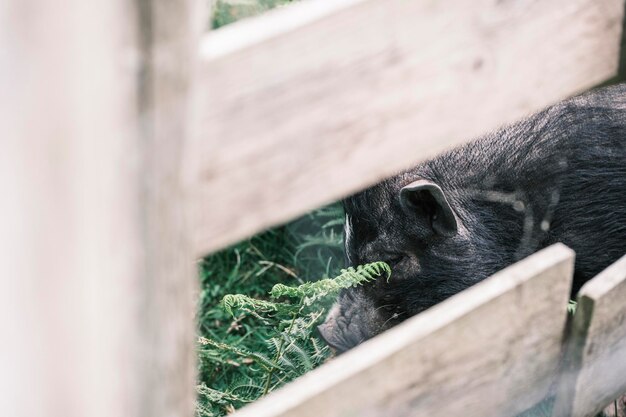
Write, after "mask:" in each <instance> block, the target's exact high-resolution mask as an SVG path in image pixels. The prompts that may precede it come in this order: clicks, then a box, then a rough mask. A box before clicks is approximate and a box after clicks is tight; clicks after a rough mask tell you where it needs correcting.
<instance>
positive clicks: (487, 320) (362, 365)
mask: <svg viewBox="0 0 626 417" xmlns="http://www.w3.org/2000/svg"><path fill="white" fill-rule="evenodd" d="M573 263H574V253H573V251H572V250H570V249H569V248H567V247H566V246H564V245H562V244H556V245H553V246H551V247H549V248H547V249H544V250H542V251H541V252H538V253H536V254H534V255H531V256H530V257H528V258H526V259H525V260H523V261H520V262H518V263H517V264H515V265H513V266H511V267H508V268H506V269H504V270H503V271H501V272H498V273H496V274H495V275H493V276H492V277H490V278H488V279H486V280H485V281H483V282H481V283H479V284H477V285H475V286H474V287H472V288H469V289H468V290H465V291H463V292H462V293H460V294H457V295H455V296H453V297H452V298H450V299H448V300H446V301H444V302H443V303H441V304H439V305H437V306H435V307H433V308H431V309H430V310H427V311H426V312H424V313H421V314H420V315H418V316H416V317H413V318H411V319H409V320H408V321H406V322H405V323H402V324H400V325H398V326H396V327H394V328H392V329H391V330H389V331H387V332H385V333H383V334H382V335H379V336H377V337H376V338H374V339H371V340H369V341H367V342H365V343H364V344H362V345H360V346H358V347H356V348H355V349H353V350H351V351H349V352H348V353H346V354H344V355H343V356H340V357H338V358H335V359H333V360H332V361H331V362H330V363H328V364H325V365H323V366H321V367H320V368H318V369H316V370H314V371H312V372H310V373H308V374H307V375H305V376H303V377H302V378H301V379H299V380H297V381H295V382H293V383H291V384H289V385H287V386H286V387H284V388H282V389H280V390H278V391H277V392H275V393H273V394H270V395H269V396H268V397H266V398H264V399H261V400H259V401H258V402H256V403H254V404H252V405H249V406H247V407H245V408H243V409H242V410H241V411H239V412H238V413H236V414H235V416H236V417H296V416H297V417H318V416H324V417H340V416H366V417H378V416H380V417H385V416H390V415H393V416H396V417H405V416H416V417H417V416H424V417H426V416H433V415H450V416H455V415H462V416H467V417H479V416H480V417H490V416H492V417H501V416H504V415H515V414H516V413H518V412H521V411H523V410H524V409H527V408H529V407H531V406H533V405H534V404H536V403H538V402H539V401H540V400H542V399H543V397H544V396H545V395H546V394H547V393H548V390H549V387H550V385H551V383H552V382H553V379H554V377H555V376H556V374H557V369H558V365H559V361H560V352H561V345H562V338H563V330H564V328H565V321H566V316H567V313H566V308H567V302H568V299H569V292H570V288H571V279H572V273H573Z"/></svg>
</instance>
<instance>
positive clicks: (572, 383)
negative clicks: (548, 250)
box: [554, 255, 626, 417]
mask: <svg viewBox="0 0 626 417" xmlns="http://www.w3.org/2000/svg"><path fill="white" fill-rule="evenodd" d="M570 333H571V334H570V336H569V340H568V346H567V365H566V366H567V367H566V369H565V372H564V374H563V376H562V379H561V383H560V386H559V393H558V396H557V401H556V403H555V410H554V416H555V417H587V416H589V417H592V416H595V415H596V414H597V413H598V412H600V411H601V410H602V409H603V408H604V407H605V406H606V405H608V404H609V403H610V402H611V401H613V400H614V399H616V398H617V397H618V396H619V395H621V394H624V393H626V255H625V256H623V257H622V258H621V259H620V260H619V261H617V262H616V263H614V264H613V265H611V266H610V267H609V268H607V269H606V270H604V271H603V272H602V273H600V274H599V275H598V276H597V277H595V278H594V279H592V280H591V281H589V282H587V283H586V284H585V285H584V286H583V287H582V288H581V290H580V293H579V294H578V307H577V309H576V313H575V315H574V320H573V321H572V324H571V329H570Z"/></svg>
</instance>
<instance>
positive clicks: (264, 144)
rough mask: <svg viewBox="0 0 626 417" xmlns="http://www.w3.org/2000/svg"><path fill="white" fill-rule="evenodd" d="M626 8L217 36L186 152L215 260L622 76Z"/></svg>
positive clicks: (391, 5)
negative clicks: (220, 252)
mask: <svg viewBox="0 0 626 417" xmlns="http://www.w3.org/2000/svg"><path fill="white" fill-rule="evenodd" d="M622 13H623V1H621V0H601V1H598V0H551V1H535V0H519V1H515V2H502V1H498V2H496V1H486V0H485V1H468V0H451V1H447V2H433V1H429V0H415V1H406V0H334V1H323V0H312V1H308V2H303V3H302V4H297V5H293V6H290V7H287V8H283V9H281V10H276V11H272V12H269V13H268V14H267V15H266V16H261V17H258V18H254V19H249V20H246V21H241V22H237V23H235V24H233V25H231V26H229V27H226V28H223V29H219V30H217V31H215V32H213V33H210V34H208V35H206V38H205V39H204V40H203V42H202V46H201V52H200V53H201V55H202V64H201V68H200V71H199V72H200V74H199V80H198V83H197V85H196V89H197V91H199V97H198V99H197V102H196V104H197V108H196V109H195V111H196V112H197V114H196V116H197V123H198V126H197V130H198V132H199V134H198V135H196V136H195V137H194V138H193V139H192V140H191V141H189V143H188V144H187V149H186V163H185V168H186V174H185V176H186V178H187V181H189V182H190V183H191V189H192V194H193V198H194V199H195V202H194V203H193V211H194V218H195V222H196V224H197V227H196V229H195V237H194V240H195V246H196V251H197V253H199V254H204V253H207V252H209V251H212V250H215V249H217V248H220V247H223V246H225V245H227V244H230V243H233V242H234V241H236V240H238V239H240V238H243V237H245V236H247V235H250V234H252V233H254V232H257V231H259V230H261V229H262V228H265V227H268V226H270V225H274V224H277V223H280V222H283V221H286V220H288V219H290V218H292V217H294V216H296V215H298V214H301V213H303V212H305V211H306V210H309V209H311V208H313V207H316V206H319V205H321V204H324V203H328V202H330V201H332V200H335V199H337V198H340V197H342V196H345V195H347V194H349V193H351V192H354V191H356V190H357V189H360V188H363V187H365V186H367V185H370V184H373V183H375V182H377V181H379V180H381V179H382V178H384V177H386V176H389V175H391V174H393V173H394V172H397V171H398V170H400V169H402V168H405V167H408V166H411V165H412V164H414V163H416V162H417V161H419V160H423V159H425V158H428V157H431V156H433V155H434V154H436V153H438V152H440V151H442V150H444V149H447V148H450V147H452V146H453V145H456V144H459V143H461V142H463V141H465V140H468V139H470V138H472V137H474V136H476V135H479V134H482V133H484V132H485V131H487V130H489V129H493V128H495V127H497V126H499V125H501V124H504V123H505V122H510V121H513V120H514V119H516V118H519V117H521V116H522V115H525V114H528V113H529V112H532V111H534V110H537V109H539V108H541V107H543V106H546V105H548V104H549V103H552V102H555V101H558V100H559V99H562V98H565V97H566V96H569V95H572V94H574V93H576V92H579V91H582V90H585V89H587V88H589V87H591V86H593V85H595V84H597V83H598V82H600V81H602V80H604V79H606V78H608V77H610V76H612V75H613V74H615V73H616V71H617V62H618V55H619V54H618V47H619V39H620V31H621V23H622Z"/></svg>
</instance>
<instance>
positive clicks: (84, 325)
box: [0, 0, 206, 417]
mask: <svg viewBox="0 0 626 417" xmlns="http://www.w3.org/2000/svg"><path fill="white" fill-rule="evenodd" d="M191 4H192V2H191V1H187V0H185V1H173V0H154V1H149V0H139V1H130V2H129V1H124V0H90V1H87V2H85V1H82V0H67V1H61V2H58V1H50V0H8V1H6V0H5V1H2V2H1V4H0V86H1V87H0V90H1V91H2V94H0V125H1V130H2V139H1V140H0V142H1V143H2V150H1V151H0V189H1V190H2V198H1V199H0V265H1V268H2V273H1V274H0V328H1V329H2V343H0V345H1V347H0V351H1V352H2V353H1V354H0V369H1V372H0V390H1V391H2V394H0V415H2V416H6V417H9V416H10V417H44V416H45V417H57V416H58V417H61V416H63V417H85V416H89V417H117V416H125V417H139V416H152V417H164V416H168V417H174V416H181V417H182V416H185V417H187V416H191V415H192V413H193V403H194V386H195V365H194V353H193V351H194V339H195V325H194V323H193V317H194V306H195V304H194V302H193V297H192V288H193V286H194V283H195V282H196V280H194V273H195V271H194V268H193V262H192V259H193V258H192V255H191V252H190V250H189V247H190V246H189V241H188V239H186V235H187V233H186V232H187V231H186V225H185V219H184V214H183V208H184V204H183V203H182V198H181V195H182V194H183V193H182V189H181V186H180V175H179V172H180V170H179V168H180V163H181V159H180V148H181V146H182V141H183V140H184V137H185V136H186V132H185V126H186V125H187V123H186V119H185V117H186V116H185V113H186V111H187V109H186V105H185V103H186V100H187V99H186V95H187V92H188V80H187V73H188V72H189V71H190V66H191V62H192V60H193V59H194V58H195V57H196V48H195V47H194V45H195V44H197V40H198V38H199V36H197V37H196V36H193V35H192V27H193V25H191V24H189V20H190V19H191V16H192V15H194V16H196V15H197V14H195V13H192V10H191ZM205 17H206V16H205ZM194 19H195V17H194ZM195 27H196V28H197V25H196V26H195ZM199 33H200V32H198V35H199ZM192 37H193V38H195V39H192ZM194 40H195V42H193V41H194ZM192 42H193V43H192ZM192 47H193V49H191V48H192Z"/></svg>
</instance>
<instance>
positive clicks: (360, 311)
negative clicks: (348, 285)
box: [317, 292, 380, 353]
mask: <svg viewBox="0 0 626 417" xmlns="http://www.w3.org/2000/svg"><path fill="white" fill-rule="evenodd" d="M364 304H365V300H364V299H362V298H361V297H358V296H355V295H354V294H351V293H349V292H348V293H346V294H344V295H343V296H341V297H340V298H339V301H338V302H337V303H335V305H334V306H333V308H332V309H331V310H330V312H329V313H328V316H327V318H326V321H325V322H324V323H323V324H321V325H320V326H318V327H317V329H318V331H319V333H320V336H321V337H322V339H324V341H325V342H326V343H328V345H329V346H330V347H332V348H333V349H335V350H336V351H337V352H338V353H343V352H345V351H347V350H349V349H351V348H353V347H355V346H356V345H358V344H360V343H362V342H364V341H365V340H367V339H369V338H371V337H373V336H375V335H376V334H377V333H379V331H377V330H378V329H380V325H379V324H378V322H379V319H378V318H377V317H376V311H375V309H374V308H373V306H369V308H368V307H367V306H365V305H364Z"/></svg>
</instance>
